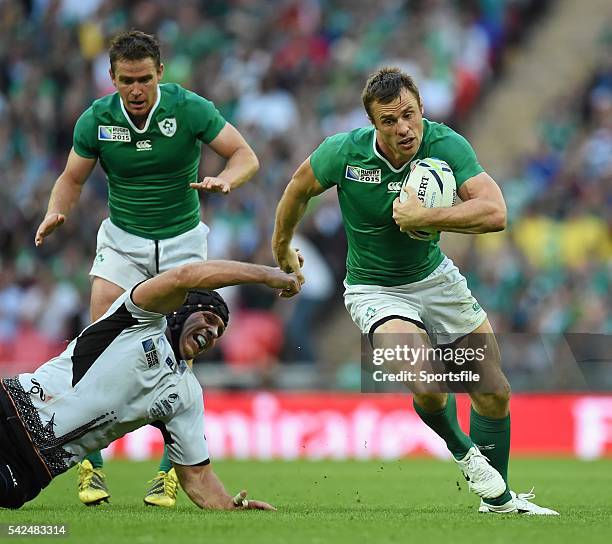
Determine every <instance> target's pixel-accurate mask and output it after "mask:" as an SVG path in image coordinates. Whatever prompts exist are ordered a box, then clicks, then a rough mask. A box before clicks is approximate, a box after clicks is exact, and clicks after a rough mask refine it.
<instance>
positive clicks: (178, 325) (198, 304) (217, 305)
mask: <svg viewBox="0 0 612 544" xmlns="http://www.w3.org/2000/svg"><path fill="white" fill-rule="evenodd" d="M195 312H212V313H213V314H216V315H218V316H219V317H220V318H221V320H222V321H223V324H224V325H225V326H226V327H227V324H228V323H229V309H228V307H227V304H225V301H224V300H223V297H221V295H220V294H219V293H217V292H216V291H208V290H204V289H197V290H193V291H189V292H188V293H187V297H186V298H185V302H183V305H182V306H181V307H180V308H179V309H178V310H177V311H176V312H172V313H171V314H168V315H167V316H166V322H167V323H168V330H169V331H170V343H171V345H172V349H173V350H174V353H175V354H176V356H177V357H181V352H180V351H179V340H180V338H181V333H182V332H183V325H185V321H187V318H188V317H189V316H190V315H191V314H193V313H195Z"/></svg>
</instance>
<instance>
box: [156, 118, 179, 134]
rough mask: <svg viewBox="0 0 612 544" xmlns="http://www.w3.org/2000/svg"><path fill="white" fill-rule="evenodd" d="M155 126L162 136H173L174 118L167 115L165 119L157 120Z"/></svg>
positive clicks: (174, 130) (174, 129)
mask: <svg viewBox="0 0 612 544" xmlns="http://www.w3.org/2000/svg"><path fill="white" fill-rule="evenodd" d="M157 126H158V127H159V130H160V131H161V133H162V134H163V135H164V136H168V138H170V137H172V136H174V133H175V132H176V119H175V118H174V117H167V118H166V119H163V120H162V121H159V123H157Z"/></svg>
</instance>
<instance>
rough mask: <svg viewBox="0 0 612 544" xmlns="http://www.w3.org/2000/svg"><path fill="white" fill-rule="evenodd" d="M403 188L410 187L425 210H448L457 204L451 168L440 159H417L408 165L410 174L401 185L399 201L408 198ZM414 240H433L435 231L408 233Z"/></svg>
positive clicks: (455, 185)
mask: <svg viewBox="0 0 612 544" xmlns="http://www.w3.org/2000/svg"><path fill="white" fill-rule="evenodd" d="M404 187H412V188H413V189H414V190H415V192H416V195H417V197H418V199H419V200H420V201H421V202H422V203H423V206H425V207H426V208H450V207H451V206H454V205H455V203H456V202H457V184H456V182H455V176H454V175H453V171H452V170H451V167H450V166H449V165H448V164H447V163H446V162H444V161H443V160H440V159H434V158H429V159H419V160H416V161H414V162H413V163H412V164H411V165H410V173H409V174H408V176H407V177H406V179H405V180H404V182H403V183H402V190H401V191H400V195H399V200H400V202H405V201H406V199H407V198H408V195H407V193H406V192H405V191H404ZM407 234H408V236H410V237H411V238H414V239H415V240H433V239H434V238H435V237H436V236H437V235H438V233H437V231H432V230H418V231H410V232H408V233H407Z"/></svg>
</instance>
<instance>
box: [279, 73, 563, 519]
mask: <svg viewBox="0 0 612 544" xmlns="http://www.w3.org/2000/svg"><path fill="white" fill-rule="evenodd" d="M362 99H363V105H364V107H365V110H366V113H367V115H368V117H369V119H370V122H371V125H372V126H368V127H364V128H359V129H356V130H353V131H351V132H347V133H340V134H336V135H334V136H331V137H329V138H327V139H326V140H325V141H324V142H323V143H322V144H321V145H320V146H319V147H318V148H317V149H316V150H315V151H314V152H313V153H312V155H310V157H308V158H307V159H306V160H305V161H304V162H303V163H302V164H301V165H300V166H299V168H298V169H297V171H296V172H295V173H294V175H293V177H292V179H291V181H290V182H289V184H288V185H287V188H286V189H285V192H284V194H283V196H282V198H281V200H280V202H279V204H278V208H277V210H276V224H275V229H274V234H273V239H272V249H273V252H274V256H275V258H276V261H277V262H278V264H279V265H280V267H281V268H282V269H283V270H284V271H285V272H295V273H296V274H297V275H298V277H299V278H300V281H303V279H304V278H303V277H302V274H301V272H300V265H299V258H300V257H299V255H298V253H297V252H296V250H294V249H292V248H291V239H292V236H293V233H294V231H295V228H296V225H297V224H298V222H299V221H300V219H301V218H302V216H303V214H304V212H305V210H306V206H307V203H308V201H309V200H310V199H311V198H312V197H314V196H316V195H319V194H321V193H322V192H324V191H325V190H327V189H329V188H331V187H333V186H335V187H336V191H337V193H338V200H339V204H340V210H341V213H342V218H343V223H344V228H345V231H346V236H347V240H348V256H347V262H346V268H347V274H346V280H345V287H346V290H345V294H344V298H345V304H346V307H347V309H348V311H349V313H350V315H351V318H352V319H353V321H354V322H355V324H356V325H357V326H358V327H359V328H360V330H361V332H362V333H363V334H364V335H368V337H369V340H370V343H371V344H372V346H373V347H374V348H378V349H380V348H391V349H392V350H393V348H395V347H397V345H398V344H397V342H398V339H397V335H398V334H402V335H403V336H402V338H403V339H410V340H409V341H410V342H412V343H413V344H414V345H413V346H412V347H415V348H417V347H419V346H420V347H424V348H426V349H428V348H431V346H432V345H433V346H436V347H438V346H450V347H451V349H456V348H457V347H458V346H461V345H466V343H469V345H470V346H471V347H472V348H474V349H476V348H477V347H481V348H483V350H484V351H483V353H484V355H485V356H484V361H483V365H482V368H483V372H485V373H486V378H487V383H488V384H489V386H488V388H487V389H486V390H484V391H482V390H478V388H473V389H468V391H469V392H470V397H471V414H470V434H469V436H468V435H467V434H465V433H464V432H463V431H462V430H461V428H460V426H459V424H458V421H457V415H456V402H455V397H454V395H453V394H448V393H445V392H440V390H435V389H433V388H431V387H426V386H425V385H423V384H422V383H416V382H408V384H407V385H408V386H409V388H410V389H411V390H412V392H413V403H414V408H415V410H416V412H417V414H418V415H419V416H420V417H421V419H422V420H423V421H424V422H425V423H426V424H427V425H428V426H429V427H430V428H431V429H433V430H434V431H435V432H436V433H437V434H438V435H439V436H440V437H441V438H442V439H443V440H444V441H445V442H446V445H447V447H448V449H449V450H450V452H451V453H452V455H453V457H454V459H455V460H456V462H457V464H458V465H459V467H460V469H461V471H462V472H463V474H464V475H465V477H466V479H467V480H468V486H469V488H470V490H471V491H473V492H475V493H476V494H477V495H479V496H480V497H481V502H480V507H479V511H480V512H486V513H511V512H520V513H525V514H539V515H554V514H557V512H555V511H554V510H550V509H548V508H542V507H540V506H537V505H536V504H534V503H533V502H531V501H530V499H532V498H533V494H531V493H529V494H521V495H517V494H515V493H514V492H513V491H511V490H510V487H509V486H508V459H509V454H510V413H509V400H510V386H509V384H508V382H507V380H506V378H505V376H504V374H503V373H502V371H501V368H500V355H499V349H498V346H497V342H496V340H495V337H494V335H493V330H492V328H491V325H490V324H489V321H488V319H487V316H486V314H485V312H484V311H483V309H482V308H481V307H480V305H479V304H478V302H477V301H476V300H475V299H474V297H473V296H472V294H471V292H470V290H469V289H468V287H467V284H466V281H465V278H464V277H463V276H462V275H461V274H460V273H459V270H458V269H457V267H456V266H455V265H454V264H453V262H452V261H451V260H450V259H448V258H447V257H446V256H445V255H444V254H443V253H442V252H441V251H440V248H439V247H438V240H439V235H438V236H436V237H435V239H433V240H428V241H422V240H415V239H412V238H410V237H409V236H407V235H406V234H405V233H406V232H408V231H412V230H418V229H428V230H435V231H453V232H460V233H485V232H493V231H499V230H503V229H504V228H505V224H506V207H505V204H504V199H503V197H502V194H501V191H500V189H499V187H498V186H497V184H496V183H495V181H494V180H493V179H492V178H491V177H490V176H489V175H488V174H487V173H486V172H485V171H484V170H483V168H482V167H481V166H480V164H479V163H478V160H477V158H476V155H475V153H474V150H473V149H472V147H471V145H470V144H469V143H468V142H467V140H466V139H465V138H463V137H462V136H460V135H459V134H457V133H456V132H454V131H453V130H451V129H450V128H448V127H446V126H445V125H443V124H439V123H435V122H432V121H429V120H428V119H425V118H424V117H423V113H424V109H423V104H422V102H421V97H420V94H419V91H418V88H417V87H416V85H415V83H414V82H413V80H412V78H410V76H408V75H406V74H404V73H402V72H401V71H400V70H399V69H397V68H383V69H381V70H379V71H378V72H376V73H375V74H373V75H372V76H371V77H370V78H369V79H368V81H367V83H366V85H365V88H364V90H363V94H362ZM427 157H436V158H438V159H442V160H444V161H446V162H447V163H448V164H449V165H450V167H451V168H452V170H453V173H454V175H455V179H456V183H457V191H458V194H459V197H460V198H461V200H462V201H463V202H461V203H460V204H458V205H456V206H454V207H452V208H438V209H428V208H425V207H423V205H422V204H421V202H420V201H419V199H418V198H417V196H416V194H415V193H414V191H409V195H408V199H407V200H406V201H405V202H403V203H400V202H399V198H398V195H399V191H400V188H401V186H402V182H403V180H404V179H405V178H406V176H408V175H409V171H410V167H409V165H410V163H411V162H412V161H413V160H416V159H423V158H427ZM404 341H405V340H404ZM455 354H457V352H456V351H455ZM396 362H397V361H396ZM423 363H424V361H418V364H419V365H422V364H423ZM466 389H467V388H466ZM480 449H482V451H483V452H484V454H485V455H486V457H485V455H483V453H481V451H480Z"/></svg>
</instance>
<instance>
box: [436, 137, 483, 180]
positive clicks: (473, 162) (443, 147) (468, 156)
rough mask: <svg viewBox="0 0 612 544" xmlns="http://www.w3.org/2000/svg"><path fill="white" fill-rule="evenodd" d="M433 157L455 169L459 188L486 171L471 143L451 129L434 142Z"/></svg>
mask: <svg viewBox="0 0 612 544" xmlns="http://www.w3.org/2000/svg"><path fill="white" fill-rule="evenodd" d="M430 155H431V157H433V158H438V159H442V160H444V161H446V162H447V163H448V165H449V166H450V167H451V169H452V170H453V174H454V176H455V181H456V182H457V189H458V188H459V187H461V185H463V183H464V182H465V181H466V180H468V179H470V178H472V177H474V176H476V175H478V174H480V173H481V172H484V168H483V167H482V166H480V163H479V162H478V158H477V157H476V152H475V151H474V148H473V147H472V146H471V144H470V143H469V142H468V141H467V140H466V139H465V138H464V137H463V136H461V135H460V134H457V133H456V132H455V131H454V130H451V129H449V133H448V134H447V135H446V136H444V137H442V138H440V139H439V140H437V141H436V142H434V143H433V145H432V147H431V154H430Z"/></svg>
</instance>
